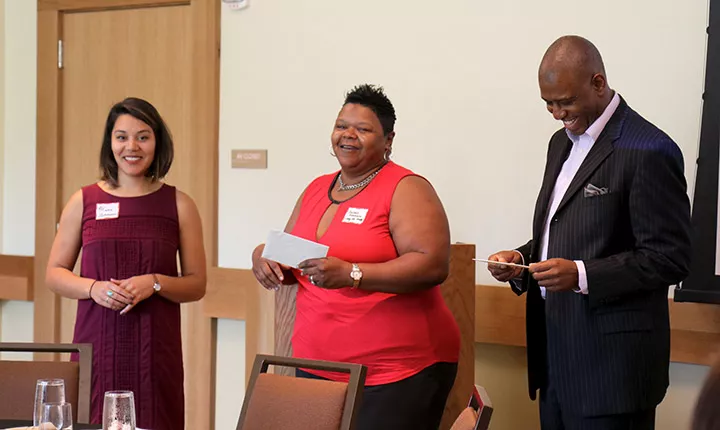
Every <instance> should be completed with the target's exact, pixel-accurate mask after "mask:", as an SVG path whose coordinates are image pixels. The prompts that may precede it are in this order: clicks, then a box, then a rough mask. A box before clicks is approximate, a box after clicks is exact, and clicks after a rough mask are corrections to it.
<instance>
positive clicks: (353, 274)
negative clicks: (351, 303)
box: [350, 270, 362, 281]
mask: <svg viewBox="0 0 720 430" xmlns="http://www.w3.org/2000/svg"><path fill="white" fill-rule="evenodd" d="M350 277H351V278H353V279H354V280H356V281H358V280H360V278H362V273H361V272H356V271H354V270H353V271H352V272H351V273H350Z"/></svg>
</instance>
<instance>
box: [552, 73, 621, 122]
mask: <svg viewBox="0 0 720 430" xmlns="http://www.w3.org/2000/svg"><path fill="white" fill-rule="evenodd" d="M539 82H540V96H541V97H542V99H543V100H544V101H545V104H546V106H547V110H548V112H550V113H551V114H552V116H553V118H555V119H556V120H559V121H562V123H563V126H564V127H565V129H566V130H568V131H569V132H571V133H572V134H574V135H576V136H579V135H581V134H583V133H585V131H587V129H588V128H589V127H590V125H592V123H593V122H595V120H596V119H598V117H599V116H600V115H602V112H603V110H604V109H605V106H606V105H607V102H606V100H607V97H606V95H607V93H608V91H609V88H608V86H607V81H606V79H605V76H604V75H603V74H601V73H596V74H594V75H592V74H591V73H586V72H585V71H584V70H577V69H576V70H572V69H571V68H559V69H555V70H541V72H540V76H539Z"/></svg>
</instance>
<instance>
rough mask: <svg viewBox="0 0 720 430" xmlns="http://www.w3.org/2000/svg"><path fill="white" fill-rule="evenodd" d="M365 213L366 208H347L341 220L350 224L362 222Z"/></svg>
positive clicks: (366, 211)
mask: <svg viewBox="0 0 720 430" xmlns="http://www.w3.org/2000/svg"><path fill="white" fill-rule="evenodd" d="M367 213H368V210H367V209H358V208H348V210H347V212H345V216H344V217H343V220H342V222H347V223H350V224H362V223H363V222H364V221H365V217H366V216H367Z"/></svg>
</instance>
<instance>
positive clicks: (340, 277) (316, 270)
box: [252, 257, 352, 290]
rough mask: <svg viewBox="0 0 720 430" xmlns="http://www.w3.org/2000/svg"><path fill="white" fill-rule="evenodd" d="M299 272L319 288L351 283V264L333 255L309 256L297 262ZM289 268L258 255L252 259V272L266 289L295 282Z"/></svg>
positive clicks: (342, 285)
mask: <svg viewBox="0 0 720 430" xmlns="http://www.w3.org/2000/svg"><path fill="white" fill-rule="evenodd" d="M298 269H300V274H301V275H302V276H307V277H308V280H309V281H310V282H311V283H312V284H313V285H316V286H318V287H321V288H326V289H331V290H332V289H338V288H344V287H347V286H350V285H352V279H350V272H351V271H352V264H351V263H348V262H347V261H343V260H341V259H339V258H335V257H325V258H311V259H308V260H305V261H303V262H301V263H300V264H298ZM290 270H291V268H290V267H288V266H285V265H282V264H279V263H277V262H275V261H272V260H268V259H266V258H262V257H258V258H256V259H255V261H253V268H252V271H253V274H254V275H255V278H257V280H258V282H260V284H261V285H262V286H263V287H265V288H266V289H268V290H278V289H279V288H280V286H281V285H283V284H284V285H289V284H294V283H295V278H294V277H293V276H292V275H290Z"/></svg>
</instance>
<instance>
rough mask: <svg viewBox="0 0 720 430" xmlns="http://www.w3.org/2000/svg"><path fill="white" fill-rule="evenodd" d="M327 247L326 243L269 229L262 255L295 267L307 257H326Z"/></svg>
mask: <svg viewBox="0 0 720 430" xmlns="http://www.w3.org/2000/svg"><path fill="white" fill-rule="evenodd" d="M328 249H330V248H328V246H327V245H322V244H319V243H317V242H313V241H311V240H307V239H303V238H301V237H297V236H293V235H292V234H287V233H285V232H283V231H278V230H270V233H268V236H267V240H266V241H265V249H264V250H263V253H262V257H263V258H267V259H268V260H272V261H276V262H278V263H280V264H284V265H286V266H290V267H294V268H296V269H297V266H298V264H300V263H301V262H303V261H305V260H307V259H309V258H324V257H327V253H328Z"/></svg>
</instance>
